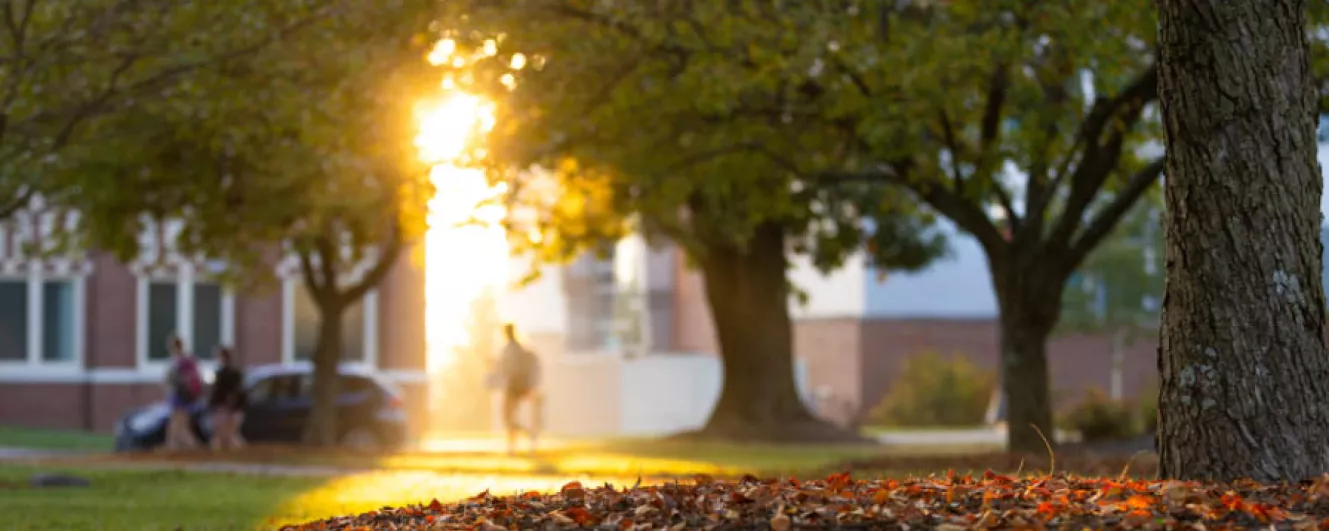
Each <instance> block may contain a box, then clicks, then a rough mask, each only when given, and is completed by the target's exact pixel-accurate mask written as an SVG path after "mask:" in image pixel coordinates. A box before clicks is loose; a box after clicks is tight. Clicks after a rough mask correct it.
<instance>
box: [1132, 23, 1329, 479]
mask: <svg viewBox="0 0 1329 531" xmlns="http://www.w3.org/2000/svg"><path fill="white" fill-rule="evenodd" d="M1158 6H1159V13H1160V21H1159V22H1160V30H1159V41H1160V54H1161V62H1160V85H1159V93H1160V96H1161V97H1160V101H1161V103H1162V108H1163V118H1164V124H1165V125H1166V130H1167V169H1166V172H1167V186H1166V198H1167V215H1168V219H1167V222H1166V230H1167V234H1166V236H1167V237H1166V244H1167V253H1166V256H1167V287H1166V290H1165V296H1164V299H1163V328H1162V333H1161V341H1160V345H1161V354H1160V356H1159V369H1160V372H1161V373H1162V382H1161V383H1162V389H1161V393H1160V404H1159V412H1160V413H1159V427H1158V445H1159V454H1160V455H1159V461H1160V463H1159V465H1160V474H1162V475H1163V476H1164V477H1171V478H1182V479H1214V480H1233V479H1237V478H1242V477H1249V478H1253V479H1256V480H1260V481H1266V482H1273V481H1280V480H1299V479H1303V478H1307V477H1310V476H1317V475H1319V474H1321V473H1323V472H1325V471H1329V445H1326V444H1325V441H1329V352H1326V349H1325V342H1324V317H1325V315H1324V314H1325V312H1324V302H1325V299H1324V291H1323V287H1324V286H1323V285H1322V284H1323V283H1322V281H1321V278H1320V273H1321V271H1320V264H1321V256H1320V252H1321V246H1320V244H1319V229H1320V211H1319V204H1320V196H1321V193H1322V186H1323V185H1322V182H1321V175H1320V171H1319V168H1318V166H1317V164H1316V160H1315V156H1316V144H1315V129H1316V121H1317V120H1316V110H1317V109H1316V97H1315V89H1314V83H1313V80H1312V78H1311V75H1310V71H1309V58H1308V44H1307V40H1306V39H1307V37H1306V34H1305V31H1306V7H1307V4H1306V1H1305V0H1264V1H1255V0H1191V1H1188V2H1163V1H1160V2H1158Z"/></svg>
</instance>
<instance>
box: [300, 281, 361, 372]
mask: <svg viewBox="0 0 1329 531" xmlns="http://www.w3.org/2000/svg"><path fill="white" fill-rule="evenodd" d="M292 282H295V283H296V289H295V301H294V305H293V306H294V311H295V319H294V324H295V345H294V353H295V359H297V360H308V359H310V358H313V356H314V349H315V348H317V347H318V322H319V312H318V305H317V304H316V303H315V302H314V297H313V296H312V295H311V294H310V293H309V289H308V288H307V287H305V283H304V280H301V279H295V280H293V281H292ZM364 302H365V301H364V299H360V300H358V301H355V302H354V303H352V304H351V305H350V306H348V307H347V308H346V309H345V310H342V314H341V359H342V360H343V361H365V359H366V356H365V353H366V344H365V304H364Z"/></svg>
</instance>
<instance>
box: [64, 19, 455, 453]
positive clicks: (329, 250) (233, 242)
mask: <svg viewBox="0 0 1329 531" xmlns="http://www.w3.org/2000/svg"><path fill="white" fill-rule="evenodd" d="M399 7H402V8H401V9H397V10H384V9H381V8H380V7H377V6H371V5H362V4H361V5H351V4H346V5H343V6H342V7H341V9H339V10H338V11H337V12H335V13H334V14H333V15H330V16H328V17H325V18H323V19H322V20H320V21H318V23H317V24H315V25H313V26H312V27H311V28H309V29H307V30H305V31H304V32H302V33H301V34H300V36H299V38H290V39H287V40H285V41H284V42H283V43H282V45H281V46H278V47H273V48H270V49H267V50H264V51H263V52H262V53H258V54H255V55H254V56H253V57H250V58H247V59H245V60H244V61H234V62H229V63H227V64H226V65H225V68H221V69H217V70H216V71H213V72H209V73H208V75H206V76H202V77H200V78H199V80H198V83H200V84H201V86H200V87H195V90H190V91H180V92H178V93H173V94H171V95H170V97H167V98H162V99H160V100H158V101H155V102H152V103H143V104H140V105H136V106H135V108H134V109H133V110H132V111H131V112H125V113H122V114H121V115H119V116H117V117H116V118H115V119H113V120H107V121H106V122H105V123H103V124H100V125H99V127H100V128H102V129H100V130H103V131H117V132H119V133H118V134H115V135H109V134H108V135H106V136H105V137H104V141H103V142H101V143H99V144H97V145H95V146H88V147H87V148H85V149H79V150H73V151H71V153H70V161H69V163H68V164H67V166H68V167H67V168H64V171H61V172H59V173H58V176H59V177H61V178H63V179H66V180H67V181H69V182H71V183H74V184H75V185H76V187H77V188H78V189H80V190H81V192H80V193H79V194H76V195H74V196H72V197H71V198H70V201H71V203H72V205H73V206H75V207H76V208H78V209H79V210H80V211H82V212H83V214H84V216H83V219H84V220H85V222H84V223H83V226H82V227H81V228H82V229H83V231H84V233H85V235H86V236H87V242H86V243H87V244H88V245H89V246H92V247H97V248H104V249H110V250H113V251H116V252H118V253H120V254H121V255H122V256H124V257H132V256H134V255H135V254H136V253H137V239H136V238H135V235H137V234H138V233H139V232H140V231H141V230H142V225H143V221H144V220H145V219H159V220H166V219H169V220H178V221H180V222H181V223H182V226H183V230H182V232H181V233H180V236H179V239H180V241H179V242H177V244H178V245H179V247H180V249H181V250H182V252H183V253H185V254H186V256H206V257H209V258H215V259H222V260H226V261H227V262H228V265H229V270H228V271H227V273H228V274H229V276H231V277H232V278H233V279H235V280H238V281H247V280H256V279H257V280H261V279H263V278H267V277H271V275H272V273H273V270H274V266H275V265H276V264H275V263H274V262H276V261H279V260H283V259H284V260H291V261H293V262H295V264H297V267H298V269H299V271H300V272H301V278H302V279H303V281H304V285H305V287H306V288H307V289H308V292H309V294H310V295H311V298H312V299H313V301H314V302H315V304H316V306H317V307H318V310H319V328H318V340H317V344H316V345H317V346H316V347H315V351H314V353H313V357H312V361H313V365H314V389H313V398H314V409H313V413H312V415H311V419H310V423H309V424H308V425H307V426H306V440H307V441H308V442H311V443H314V444H332V443H335V442H337V441H338V440H339V439H340V438H341V437H342V436H343V435H345V434H344V433H343V430H341V429H339V428H338V426H337V419H336V407H335V403H336V402H335V398H336V396H337V392H338V391H337V387H336V386H337V382H338V379H337V378H336V377H335V376H336V371H337V366H338V364H339V362H340V361H341V356H342V353H343V348H342V345H341V341H342V333H341V332H342V331H341V326H342V318H341V317H342V313H343V312H344V311H345V310H346V309H347V308H348V307H349V306H351V305H352V304H354V303H355V302H356V301H358V300H360V299H361V298H362V297H363V296H364V295H365V294H366V293H367V292H368V291H369V290H370V289H372V288H373V287H374V286H375V285H376V284H377V283H378V282H379V281H380V280H381V279H382V278H383V277H384V276H385V275H386V274H387V273H388V271H389V270H390V268H391V267H392V265H393V264H394V262H395V261H396V260H397V259H398V257H399V256H400V255H401V254H402V252H403V249H405V248H407V247H408V246H409V244H410V243H411V242H412V241H414V240H415V239H417V238H419V237H420V236H421V235H422V234H423V232H424V229H425V210H426V202H427V201H428V199H429V197H430V195H431V193H432V192H431V191H432V187H431V185H430V182H429V178H428V167H427V166H426V164H424V163H422V162H421V161H420V160H419V158H418V154H417V153H416V151H415V149H416V148H415V145H414V142H413V139H414V137H415V135H416V132H417V129H418V127H419V123H418V120H417V118H416V116H415V110H416V103H417V102H418V101H419V100H423V99H426V98H430V97H436V96H437V94H438V89H437V81H438V77H437V73H436V72H433V71H432V70H431V69H430V67H429V65H428V63H427V62H426V61H425V55H426V53H427V52H428V50H429V45H430V41H428V40H427V39H425V38H424V36H423V35H421V34H419V33H417V32H415V31H414V30H415V29H417V28H419V29H423V28H424V27H425V26H424V24H426V23H427V21H428V19H429V16H428V13H429V7H430V5H429V3H428V2H422V3H415V4H410V5H409V6H399ZM407 7H411V9H407ZM99 181H104V182H113V183H114V186H106V185H104V184H103V185H98V182H99ZM274 255H276V256H274Z"/></svg>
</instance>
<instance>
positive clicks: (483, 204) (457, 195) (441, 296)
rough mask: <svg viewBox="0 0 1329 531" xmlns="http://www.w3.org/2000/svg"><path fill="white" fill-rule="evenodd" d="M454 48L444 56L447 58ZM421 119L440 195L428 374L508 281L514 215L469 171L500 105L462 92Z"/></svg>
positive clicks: (431, 259)
mask: <svg viewBox="0 0 1329 531" xmlns="http://www.w3.org/2000/svg"><path fill="white" fill-rule="evenodd" d="M446 49H447V47H446V46H445V47H442V49H436V52H438V55H446V54H444V53H443V51H444V50H446ZM447 53H448V54H450V53H451V52H450V50H447ZM435 58H437V59H443V58H442V57H435ZM431 59H432V58H431ZM419 118H420V130H419V135H418V136H417V138H416V141H415V145H416V147H417V148H418V150H419V154H420V159H421V161H423V162H425V163H427V164H431V165H433V169H432V171H431V172H430V177H431V179H432V181H433V184H434V186H435V188H436V192H435V195H434V197H433V199H432V200H430V202H429V231H428V232H427V233H426V234H425V319H426V331H425V342H426V345H427V347H426V348H427V350H428V355H427V369H428V370H429V372H431V373H436V372H438V371H441V370H443V369H444V368H446V367H447V366H448V364H449V363H451V361H452V359H453V356H454V352H455V350H456V349H457V348H459V347H463V346H464V345H466V344H467V343H468V342H469V337H468V336H469V334H468V331H467V329H466V324H467V320H468V317H469V315H470V313H471V308H472V304H474V302H475V300H476V299H478V298H479V297H480V295H481V294H482V293H483V292H484V291H485V290H486V289H492V288H498V289H501V288H502V287H503V286H504V284H505V282H506V280H507V277H508V270H507V267H508V243H507V238H506V236H505V234H504V230H503V227H502V225H501V222H502V220H503V218H504V216H505V213H506V211H505V209H504V207H503V204H502V203H501V202H500V201H498V199H499V198H501V196H502V194H503V192H504V189H503V187H501V186H498V187H494V186H490V185H489V182H488V181H487V180H486V178H485V175H484V173H483V172H481V171H480V170H476V169H471V168H467V167H465V165H466V162H467V161H468V160H470V157H471V156H473V155H472V151H471V147H472V146H473V145H474V144H475V142H476V140H477V139H478V138H479V137H480V135H483V134H484V133H485V132H487V131H488V130H489V129H490V128H492V127H493V123H494V115H493V106H492V105H490V104H489V102H486V101H485V100H484V99H482V98H479V97H477V96H474V95H470V94H464V93H460V92H455V91H454V92H449V93H446V94H445V95H444V97H443V98H441V99H439V100H438V101H436V102H432V103H430V104H427V105H423V106H422V107H421V109H420V115H419Z"/></svg>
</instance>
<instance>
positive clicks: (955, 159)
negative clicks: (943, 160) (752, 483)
mask: <svg viewBox="0 0 1329 531" xmlns="http://www.w3.org/2000/svg"><path fill="white" fill-rule="evenodd" d="M937 121H938V123H940V124H941V139H942V141H943V142H944V143H945V145H946V149H947V150H948V151H950V159H951V182H952V183H953V184H952V188H953V189H954V190H955V193H957V194H960V195H961V196H963V195H964V174H963V173H961V172H960V159H961V158H962V157H964V154H965V149H964V146H961V145H960V141H959V139H957V138H956V137H955V129H954V128H953V127H951V117H950V116H949V115H947V114H946V109H940V108H939V109H937Z"/></svg>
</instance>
